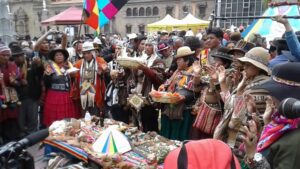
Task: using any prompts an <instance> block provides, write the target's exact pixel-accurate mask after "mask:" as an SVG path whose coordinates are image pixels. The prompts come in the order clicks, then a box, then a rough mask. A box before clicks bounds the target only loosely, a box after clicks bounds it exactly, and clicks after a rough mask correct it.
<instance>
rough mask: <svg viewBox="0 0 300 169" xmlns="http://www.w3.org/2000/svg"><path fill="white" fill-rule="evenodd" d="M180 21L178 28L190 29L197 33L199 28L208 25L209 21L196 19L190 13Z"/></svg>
mask: <svg viewBox="0 0 300 169" xmlns="http://www.w3.org/2000/svg"><path fill="white" fill-rule="evenodd" d="M180 22H181V25H180V26H179V29H180V30H188V29H192V31H193V32H194V33H197V32H198V30H199V29H205V28H207V27H208V26H209V21H205V20H201V19H198V18H196V17H195V16H193V15H192V14H190V13H189V14H188V15H187V16H186V17H184V18H183V19H182V20H180Z"/></svg>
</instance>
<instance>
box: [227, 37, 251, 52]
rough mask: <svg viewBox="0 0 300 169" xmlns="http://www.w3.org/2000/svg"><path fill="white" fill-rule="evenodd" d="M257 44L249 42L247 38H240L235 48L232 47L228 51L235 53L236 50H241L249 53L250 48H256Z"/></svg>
mask: <svg viewBox="0 0 300 169" xmlns="http://www.w3.org/2000/svg"><path fill="white" fill-rule="evenodd" d="M254 47H255V44H254V43H251V42H247V41H245V40H240V41H238V42H237V43H236V45H235V46H234V48H233V49H231V50H230V51H229V52H228V53H229V54H233V53H234V52H235V51H239V52H242V53H244V54H245V53H247V52H248V51H249V50H250V49H252V48H254Z"/></svg>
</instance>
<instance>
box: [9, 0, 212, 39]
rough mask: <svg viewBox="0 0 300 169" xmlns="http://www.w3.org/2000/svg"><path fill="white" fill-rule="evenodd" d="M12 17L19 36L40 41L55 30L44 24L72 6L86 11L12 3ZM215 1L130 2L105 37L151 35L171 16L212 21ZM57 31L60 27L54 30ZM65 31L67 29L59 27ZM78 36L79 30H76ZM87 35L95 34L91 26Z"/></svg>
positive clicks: (38, 1)
mask: <svg viewBox="0 0 300 169" xmlns="http://www.w3.org/2000/svg"><path fill="white" fill-rule="evenodd" d="M8 3H9V8H10V13H11V17H12V20H13V25H14V28H15V31H16V33H17V34H18V35H19V36H25V35H30V36H31V37H35V36H36V37H38V36H40V35H42V34H43V33H44V32H45V31H46V30H47V29H50V28H51V27H53V26H43V25H41V21H43V20H45V19H47V18H50V17H51V16H54V15H56V14H58V13H60V12H61V11H63V10H65V9H67V8H68V7H70V6H76V7H78V8H82V3H83V0H8ZM214 7H215V0H206V1H205V0H129V2H128V3H127V4H126V5H125V6H124V7H123V8H122V9H121V10H120V11H119V13H118V14H117V15H116V16H115V17H114V18H113V19H112V20H111V21H110V23H109V24H107V25H106V26H105V27H104V28H102V32H104V33H119V34H121V35H123V36H124V35H125V34H127V33H130V32H132V33H133V32H134V33H139V32H141V31H145V32H147V29H146V26H147V24H149V23H153V22H155V21H158V20H160V19H162V18H163V17H164V16H165V15H166V14H170V15H172V16H173V17H175V18H177V19H182V18H183V17H184V16H185V15H187V14H188V13H192V14H193V15H194V16H196V17H198V18H201V19H208V17H209V15H210V13H211V12H212V11H213V10H214ZM54 27H56V26H54ZM57 29H59V30H64V27H62V26H59V27H57ZM74 29H75V32H78V29H79V28H78V26H75V27H74ZM82 30H83V32H86V33H92V32H93V30H92V29H91V28H88V27H87V26H84V27H83V29H82Z"/></svg>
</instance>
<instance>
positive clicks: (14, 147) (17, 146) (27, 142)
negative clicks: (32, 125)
mask: <svg viewBox="0 0 300 169" xmlns="http://www.w3.org/2000/svg"><path fill="white" fill-rule="evenodd" d="M48 135H49V129H43V130H40V131H37V132H35V133H32V134H30V135H28V136H26V137H25V138H23V139H21V140H19V141H18V142H10V143H8V144H6V145H4V146H3V147H1V148H0V157H1V156H2V155H5V154H6V153H8V152H19V151H20V150H22V149H24V148H27V147H30V146H32V145H34V144H36V143H38V142H40V141H43V140H44V139H45V138H47V137H48Z"/></svg>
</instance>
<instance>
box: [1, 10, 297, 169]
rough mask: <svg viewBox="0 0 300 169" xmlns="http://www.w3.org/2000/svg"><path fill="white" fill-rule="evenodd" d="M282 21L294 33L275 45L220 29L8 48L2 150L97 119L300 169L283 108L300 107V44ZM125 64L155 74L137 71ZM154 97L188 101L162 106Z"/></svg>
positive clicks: (244, 161)
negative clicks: (73, 122)
mask: <svg viewBox="0 0 300 169" xmlns="http://www.w3.org/2000/svg"><path fill="white" fill-rule="evenodd" d="M275 20H276V21H277V22H280V23H282V24H283V25H284V26H285V28H286V32H285V33H284V35H283V36H282V37H278V38H276V39H274V40H273V41H271V42H270V43H269V44H267V42H266V40H265V39H264V38H263V37H261V36H260V35H253V37H252V38H251V39H250V40H249V41H245V40H244V39H243V38H242V37H241V32H242V31H243V30H242V29H240V30H235V31H234V32H231V31H230V30H226V29H225V30H222V29H220V28H215V27H213V28H208V29H207V30H205V31H204V30H201V31H200V32H199V33H198V34H197V35H196V36H194V35H193V33H187V32H185V31H180V32H176V31H174V32H166V31H161V32H159V33H158V34H155V35H148V36H145V35H142V34H138V35H136V34H130V35H128V36H127V38H126V39H123V38H121V37H120V36H118V35H113V36H111V37H108V36H104V35H100V36H99V37H94V38H89V37H86V38H84V39H76V40H74V41H73V42H72V43H68V40H67V35H66V34H64V33H62V34H61V36H59V37H58V36H57V34H58V32H57V30H54V29H50V30H49V31H48V32H47V33H45V34H44V35H43V36H41V37H40V38H39V39H38V40H37V41H36V42H34V43H32V41H29V42H28V41H19V42H12V43H10V44H9V45H8V46H6V45H4V44H1V45H0V69H1V73H0V82H1V89H0V91H1V93H0V103H1V115H0V133H1V134H0V135H1V144H4V143H5V142H8V141H10V140H15V139H18V138H22V137H24V136H26V135H27V134H29V133H33V132H35V131H37V130H38V129H39V128H41V127H48V126H50V125H51V124H52V122H54V121H56V120H61V119H64V118H82V117H84V116H85V114H86V113H87V112H89V113H90V114H91V115H96V116H99V117H102V118H112V119H114V120H117V121H122V122H124V123H127V124H130V125H135V126H138V127H139V129H140V130H142V131H144V132H148V131H155V132H158V133H159V134H160V135H162V136H164V137H166V138H168V139H173V140H180V141H183V140H201V139H208V138H214V139H218V140H221V141H222V142H224V143H226V144H227V146H229V147H230V148H231V150H232V153H233V154H234V156H235V157H236V160H235V163H236V164H238V162H237V161H239V163H240V166H241V168H259V169H260V168H261V169H262V168H264V169H266V168H278V169H279V168H299V167H300V164H298V163H299V162H298V161H297V157H299V156H300V152H299V150H298V149H297V147H298V146H299V140H300V138H299V137H300V134H299V132H300V130H299V129H298V124H299V118H296V119H288V118H286V117H283V116H282V115H281V114H279V113H278V107H279V104H280V102H281V101H282V100H284V99H286V98H289V97H292V98H296V99H300V79H299V77H300V76H299V71H298V69H299V67H300V63H297V62H299V61H300V43H299V41H298V39H300V38H299V36H298V35H297V32H296V33H294V32H293V30H292V28H291V26H290V24H289V22H288V20H286V19H284V18H283V17H282V16H277V17H276V18H275ZM49 35H52V37H53V38H54V39H53V40H49V39H48V38H47V37H49ZM55 38H56V39H55ZM118 57H134V58H141V59H142V60H143V61H144V63H145V64H142V65H140V66H139V67H138V68H137V69H129V68H126V67H122V66H120V64H119V63H118V61H117V58H118ZM152 90H157V91H164V92H170V93H178V94H179V95H180V96H181V99H180V100H178V101H177V102H176V103H172V104H171V103H170V104H166V103H165V104H162V103H157V102H153V100H152V99H151V97H150V96H149V93H150V92H151V91H152ZM132 95H139V96H142V97H143V98H144V100H143V104H142V107H141V108H140V109H136V108H135V107H132V106H131V105H130V104H129V103H128V98H130V96H132ZM188 144H189V143H188ZM216 144H220V143H216ZM222 144H223V143H222ZM225 149H226V148H225ZM226 151H227V149H226ZM228 152H229V153H231V151H230V150H228ZM197 156H198V155H197ZM229 157H230V156H229ZM178 158H179V157H178ZM199 158H200V157H199ZM168 159H170V160H171V161H172V160H174V159H172V158H170V157H169V158H167V160H168ZM167 163H169V162H168V161H167ZM170 165H171V164H170ZM172 165H173V164H172ZM240 166H238V167H236V168H240Z"/></svg>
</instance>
